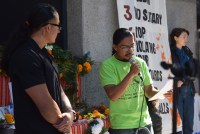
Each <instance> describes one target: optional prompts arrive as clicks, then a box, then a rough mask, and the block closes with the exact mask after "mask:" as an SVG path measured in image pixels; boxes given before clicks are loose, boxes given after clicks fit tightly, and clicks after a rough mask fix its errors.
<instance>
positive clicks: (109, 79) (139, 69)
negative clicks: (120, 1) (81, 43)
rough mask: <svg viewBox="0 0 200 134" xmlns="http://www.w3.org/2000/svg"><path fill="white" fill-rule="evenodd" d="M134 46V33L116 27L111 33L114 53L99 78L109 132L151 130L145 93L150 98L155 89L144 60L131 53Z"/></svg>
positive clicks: (101, 68) (103, 67)
mask: <svg viewBox="0 0 200 134" xmlns="http://www.w3.org/2000/svg"><path fill="white" fill-rule="evenodd" d="M134 48H135V37H134V34H133V33H131V32H130V31H129V30H128V29H125V28H119V29H117V30H116V31H115V33H114V35H113V50H114V51H115V54H114V55H113V56H111V57H110V58H108V59H106V60H105V61H103V62H102V64H101V66H100V71H99V73H100V80H101V83H102V85H103V87H104V89H105V91H106V93H107V95H108V97H109V100H110V115H109V118H110V130H109V132H110V134H135V133H136V131H137V130H138V129H137V128H141V127H145V129H147V131H149V133H150V131H151V132H152V129H151V128H152V127H151V124H152V122H151V118H150V115H149V111H148V107H147V104H146V100H145V96H146V97H147V98H151V97H152V96H153V95H155V94H156V93H157V92H158V90H156V89H155V88H154V87H153V85H152V83H153V82H152V79H151V76H150V74H149V70H148V67H147V65H146V63H145V61H144V60H142V59H140V58H139V57H136V56H134V55H133V52H134ZM152 133H153V132H152Z"/></svg>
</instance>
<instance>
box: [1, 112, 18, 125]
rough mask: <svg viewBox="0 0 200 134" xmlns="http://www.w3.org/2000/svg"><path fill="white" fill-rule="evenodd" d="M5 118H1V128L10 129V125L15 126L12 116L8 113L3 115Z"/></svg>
mask: <svg viewBox="0 0 200 134" xmlns="http://www.w3.org/2000/svg"><path fill="white" fill-rule="evenodd" d="M3 116H4V117H3V118H2V117H1V118H0V127H1V128H9V125H13V124H15V120H14V117H13V115H12V114H10V113H6V114H3Z"/></svg>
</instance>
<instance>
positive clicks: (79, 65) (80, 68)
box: [77, 64, 83, 73]
mask: <svg viewBox="0 0 200 134" xmlns="http://www.w3.org/2000/svg"><path fill="white" fill-rule="evenodd" d="M77 71H78V73H80V72H82V71H83V66H82V65H81V64H78V68H77Z"/></svg>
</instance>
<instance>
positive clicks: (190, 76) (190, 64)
mask: <svg viewBox="0 0 200 134" xmlns="http://www.w3.org/2000/svg"><path fill="white" fill-rule="evenodd" d="M182 49H183V50H184V52H185V53H186V55H187V56H188V57H189V60H188V61H187V62H186V63H185V65H184V67H181V65H180V64H181V62H180V59H179V56H178V54H177V52H176V47H175V46H173V47H171V55H172V68H171V71H172V73H173V74H174V75H175V76H176V77H177V78H178V79H179V80H181V81H183V86H184V85H187V84H191V85H192V88H193V93H194V92H195V89H194V83H193V81H194V78H195V76H196V75H197V73H198V72H197V65H198V64H197V61H196V60H195V59H194V58H193V53H192V51H191V50H190V49H189V48H188V47H187V46H184V47H183V48H182Z"/></svg>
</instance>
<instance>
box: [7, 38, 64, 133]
mask: <svg viewBox="0 0 200 134" xmlns="http://www.w3.org/2000/svg"><path fill="white" fill-rule="evenodd" d="M9 74H10V78H11V81H12V86H13V98H14V117H15V120H16V123H15V125H16V133H17V134H62V133H60V132H58V131H57V130H56V129H55V128H54V127H53V126H52V125H51V124H50V123H48V122H47V121H45V119H44V118H43V117H42V116H41V114H40V112H39V110H38V108H37V107H36V105H35V103H34V102H33V101H32V99H31V98H30V97H29V96H28V95H27V93H26V92H25V89H27V88H29V87H32V86H35V85H38V84H43V83H46V84H47V87H48V90H49V93H50V94H51V97H52V98H53V99H54V100H55V101H56V102H57V104H58V106H59V107H60V109H61V108H62V105H61V89H60V81H59V73H58V69H57V66H56V64H55V62H54V61H53V59H52V57H51V56H50V55H49V54H48V53H47V52H46V50H45V49H40V48H39V46H38V45H37V44H36V42H35V41H33V40H32V39H29V40H28V41H27V43H25V44H23V45H22V46H20V48H18V49H17V50H16V52H15V53H14V54H13V55H12V58H11V61H10V64H9ZM61 111H62V109H61Z"/></svg>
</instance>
